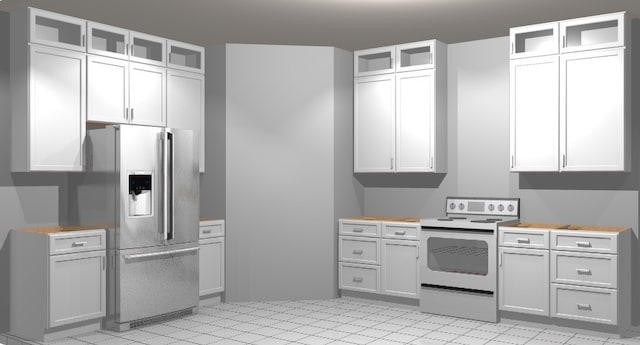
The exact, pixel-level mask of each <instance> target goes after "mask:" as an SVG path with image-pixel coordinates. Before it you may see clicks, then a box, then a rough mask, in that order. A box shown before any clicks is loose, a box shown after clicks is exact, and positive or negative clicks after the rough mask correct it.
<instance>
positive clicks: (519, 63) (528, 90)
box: [510, 56, 559, 171]
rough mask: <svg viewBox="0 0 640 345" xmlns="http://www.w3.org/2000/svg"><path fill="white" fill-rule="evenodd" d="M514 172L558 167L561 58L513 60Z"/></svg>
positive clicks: (512, 159)
mask: <svg viewBox="0 0 640 345" xmlns="http://www.w3.org/2000/svg"><path fill="white" fill-rule="evenodd" d="M510 116H511V171H557V170H558V164H559V162H558V57H557V56H548V57H541V58H528V59H520V60H512V61H511V102H510Z"/></svg>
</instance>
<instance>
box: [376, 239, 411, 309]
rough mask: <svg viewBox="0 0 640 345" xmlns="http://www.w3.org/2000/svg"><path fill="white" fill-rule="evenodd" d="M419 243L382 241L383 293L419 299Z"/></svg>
mask: <svg viewBox="0 0 640 345" xmlns="http://www.w3.org/2000/svg"><path fill="white" fill-rule="evenodd" d="M418 243H419V242H418V241H392V240H382V242H381V244H382V264H381V273H382V277H381V279H380V285H381V288H382V290H381V293H383V294H386V295H393V296H401V297H408V298H419V292H420V288H419V286H420V282H419V279H418Z"/></svg>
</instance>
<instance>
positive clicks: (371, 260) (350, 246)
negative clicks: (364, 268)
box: [338, 236, 380, 265]
mask: <svg viewBox="0 0 640 345" xmlns="http://www.w3.org/2000/svg"><path fill="white" fill-rule="evenodd" d="M338 247H339V248H338V251H339V258H340V261H349V262H358V263H363V264H374V265H379V264H380V240H379V239H377V238H358V237H351V236H340V242H339V243H338Z"/></svg>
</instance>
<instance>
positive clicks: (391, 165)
mask: <svg viewBox="0 0 640 345" xmlns="http://www.w3.org/2000/svg"><path fill="white" fill-rule="evenodd" d="M390 161H391V164H390V166H389V168H390V169H391V170H393V158H391V159H390Z"/></svg>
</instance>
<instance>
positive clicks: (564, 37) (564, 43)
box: [562, 35, 567, 48]
mask: <svg viewBox="0 0 640 345" xmlns="http://www.w3.org/2000/svg"><path fill="white" fill-rule="evenodd" d="M566 47H567V36H565V35H562V48H566Z"/></svg>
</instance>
